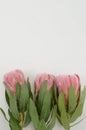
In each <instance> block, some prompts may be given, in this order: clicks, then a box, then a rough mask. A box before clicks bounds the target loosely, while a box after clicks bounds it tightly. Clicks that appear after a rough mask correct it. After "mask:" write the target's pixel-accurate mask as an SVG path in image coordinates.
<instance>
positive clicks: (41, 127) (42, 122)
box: [38, 120, 47, 130]
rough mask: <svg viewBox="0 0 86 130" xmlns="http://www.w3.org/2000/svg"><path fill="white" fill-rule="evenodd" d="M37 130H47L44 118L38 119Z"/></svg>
mask: <svg viewBox="0 0 86 130" xmlns="http://www.w3.org/2000/svg"><path fill="white" fill-rule="evenodd" d="M38 130H47V128H46V126H45V121H44V120H41V121H40V123H39V128H38Z"/></svg>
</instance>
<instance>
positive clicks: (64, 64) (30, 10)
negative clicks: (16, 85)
mask: <svg viewBox="0 0 86 130" xmlns="http://www.w3.org/2000/svg"><path fill="white" fill-rule="evenodd" d="M16 68H19V69H22V70H23V71H24V73H25V75H26V76H29V77H30V81H31V83H32V84H33V80H34V79H35V76H36V74H38V73H42V72H47V73H52V74H55V75H58V74H73V73H78V74H79V75H80V77H81V83H82V85H84V84H86V0H23V1H22V0H20V1H19V0H0V107H2V108H3V109H4V110H5V111H6V113H7V105H6V102H5V98H4V86H3V83H2V81H3V75H4V73H6V72H8V71H10V70H13V69H16ZM85 115H86V105H85V108H84V111H83V115H82V117H81V118H83V117H84V116H85ZM2 129H3V130H9V126H8V124H7V122H6V121H5V120H4V118H3V116H2V114H1V113H0V130H2ZM55 129H58V130H63V128H62V126H60V124H59V123H56V126H55V128H54V129H53V130H55ZM76 129H78V130H81V129H83V130H85V129H86V119H85V120H84V121H83V122H81V123H80V124H79V125H78V126H76V127H74V128H72V129H71V130H76ZM25 130H34V129H33V126H32V125H29V126H28V127H27V128H25Z"/></svg>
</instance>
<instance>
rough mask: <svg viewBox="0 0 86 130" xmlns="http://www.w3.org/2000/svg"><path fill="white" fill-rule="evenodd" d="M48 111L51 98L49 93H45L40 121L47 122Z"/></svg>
mask: <svg viewBox="0 0 86 130" xmlns="http://www.w3.org/2000/svg"><path fill="white" fill-rule="evenodd" d="M50 109H51V97H50V93H49V92H46V95H45V97H44V101H43V106H42V110H41V115H40V119H44V121H47V119H48V117H49V115H50Z"/></svg>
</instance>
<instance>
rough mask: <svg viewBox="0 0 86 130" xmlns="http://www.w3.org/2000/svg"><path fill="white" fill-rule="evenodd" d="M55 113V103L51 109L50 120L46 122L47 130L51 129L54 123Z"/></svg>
mask: <svg viewBox="0 0 86 130" xmlns="http://www.w3.org/2000/svg"><path fill="white" fill-rule="evenodd" d="M56 113H57V106H56V105H55V106H54V108H53V110H52V115H51V118H50V121H49V122H48V124H47V129H48V130H52V129H53V127H54V125H55V121H56Z"/></svg>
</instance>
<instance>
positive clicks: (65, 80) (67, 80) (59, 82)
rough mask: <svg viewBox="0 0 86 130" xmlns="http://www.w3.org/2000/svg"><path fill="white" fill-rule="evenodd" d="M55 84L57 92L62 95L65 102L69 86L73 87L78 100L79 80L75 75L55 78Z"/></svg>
mask: <svg viewBox="0 0 86 130" xmlns="http://www.w3.org/2000/svg"><path fill="white" fill-rule="evenodd" d="M55 84H56V86H57V88H58V92H59V93H60V92H63V93H64V95H65V99H66V101H68V93H69V88H70V86H73V88H74V90H75V95H76V99H78V97H79V90H80V78H79V76H78V75H77V74H75V75H59V76H57V77H56V78H55Z"/></svg>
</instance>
